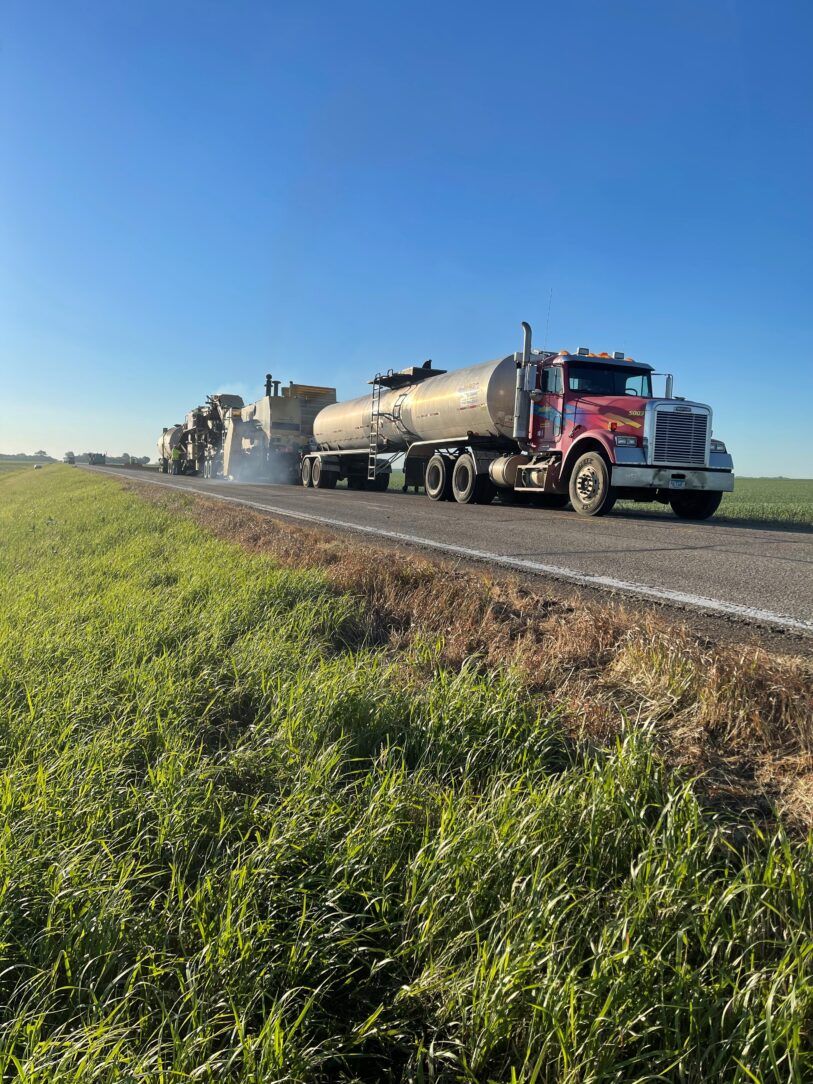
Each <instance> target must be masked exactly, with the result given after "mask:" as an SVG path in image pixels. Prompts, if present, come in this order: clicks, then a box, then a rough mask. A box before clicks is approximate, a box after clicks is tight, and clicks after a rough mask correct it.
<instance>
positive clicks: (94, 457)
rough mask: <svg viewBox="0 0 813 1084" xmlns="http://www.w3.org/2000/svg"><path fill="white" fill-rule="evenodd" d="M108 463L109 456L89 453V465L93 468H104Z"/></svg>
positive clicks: (100, 453) (102, 453)
mask: <svg viewBox="0 0 813 1084" xmlns="http://www.w3.org/2000/svg"><path fill="white" fill-rule="evenodd" d="M106 462H107V455H106V454H105V453H104V452H88V463H89V464H90V465H91V467H103V466H104V465H105V463H106Z"/></svg>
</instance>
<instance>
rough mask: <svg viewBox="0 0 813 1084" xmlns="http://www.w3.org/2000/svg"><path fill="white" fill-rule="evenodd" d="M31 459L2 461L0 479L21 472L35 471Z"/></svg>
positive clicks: (0, 460) (0, 462)
mask: <svg viewBox="0 0 813 1084" xmlns="http://www.w3.org/2000/svg"><path fill="white" fill-rule="evenodd" d="M33 469H34V464H33V463H32V462H31V460H30V459H0V478H3V477H4V476H5V475H7V474H13V473H14V472H15V471H19V470H33Z"/></svg>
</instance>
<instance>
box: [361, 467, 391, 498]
mask: <svg viewBox="0 0 813 1084" xmlns="http://www.w3.org/2000/svg"><path fill="white" fill-rule="evenodd" d="M367 486H368V488H369V489H374V490H375V491H376V493H383V492H384V491H385V490H387V489H389V488H390V472H389V471H388V470H386V471H382V473H381V474H377V475H376V476H375V481H374V482H368V483H367Z"/></svg>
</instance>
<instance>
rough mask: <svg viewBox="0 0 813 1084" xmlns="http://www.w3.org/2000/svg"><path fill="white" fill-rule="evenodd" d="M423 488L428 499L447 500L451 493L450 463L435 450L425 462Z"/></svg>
mask: <svg viewBox="0 0 813 1084" xmlns="http://www.w3.org/2000/svg"><path fill="white" fill-rule="evenodd" d="M423 484H424V489H425V490H426V495H427V497H428V498H429V499H430V501H448V500H449V499H450V498H451V495H452V471H451V463H450V462H449V459H448V458H447V457H446V456H445V455H440V454H439V453H438V452H436V453H435V454H434V455H433V456H432V458H431V459H430V460H429V462H428V463H427V464H426V473H425V475H424V483H423Z"/></svg>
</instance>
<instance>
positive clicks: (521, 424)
mask: <svg viewBox="0 0 813 1084" xmlns="http://www.w3.org/2000/svg"><path fill="white" fill-rule="evenodd" d="M530 360H531V325H530V324H529V323H526V321H525V320H523V321H522V356H521V357H520V356H517V382H516V390H515V393H514V429H513V433H512V436H513V438H514V440H526V439H527V437H528V423H529V421H530V408H531V398H530V396H529V395H528V393H527V392H526V390H525V373H526V370H527V367H528V363H529V362H530Z"/></svg>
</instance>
